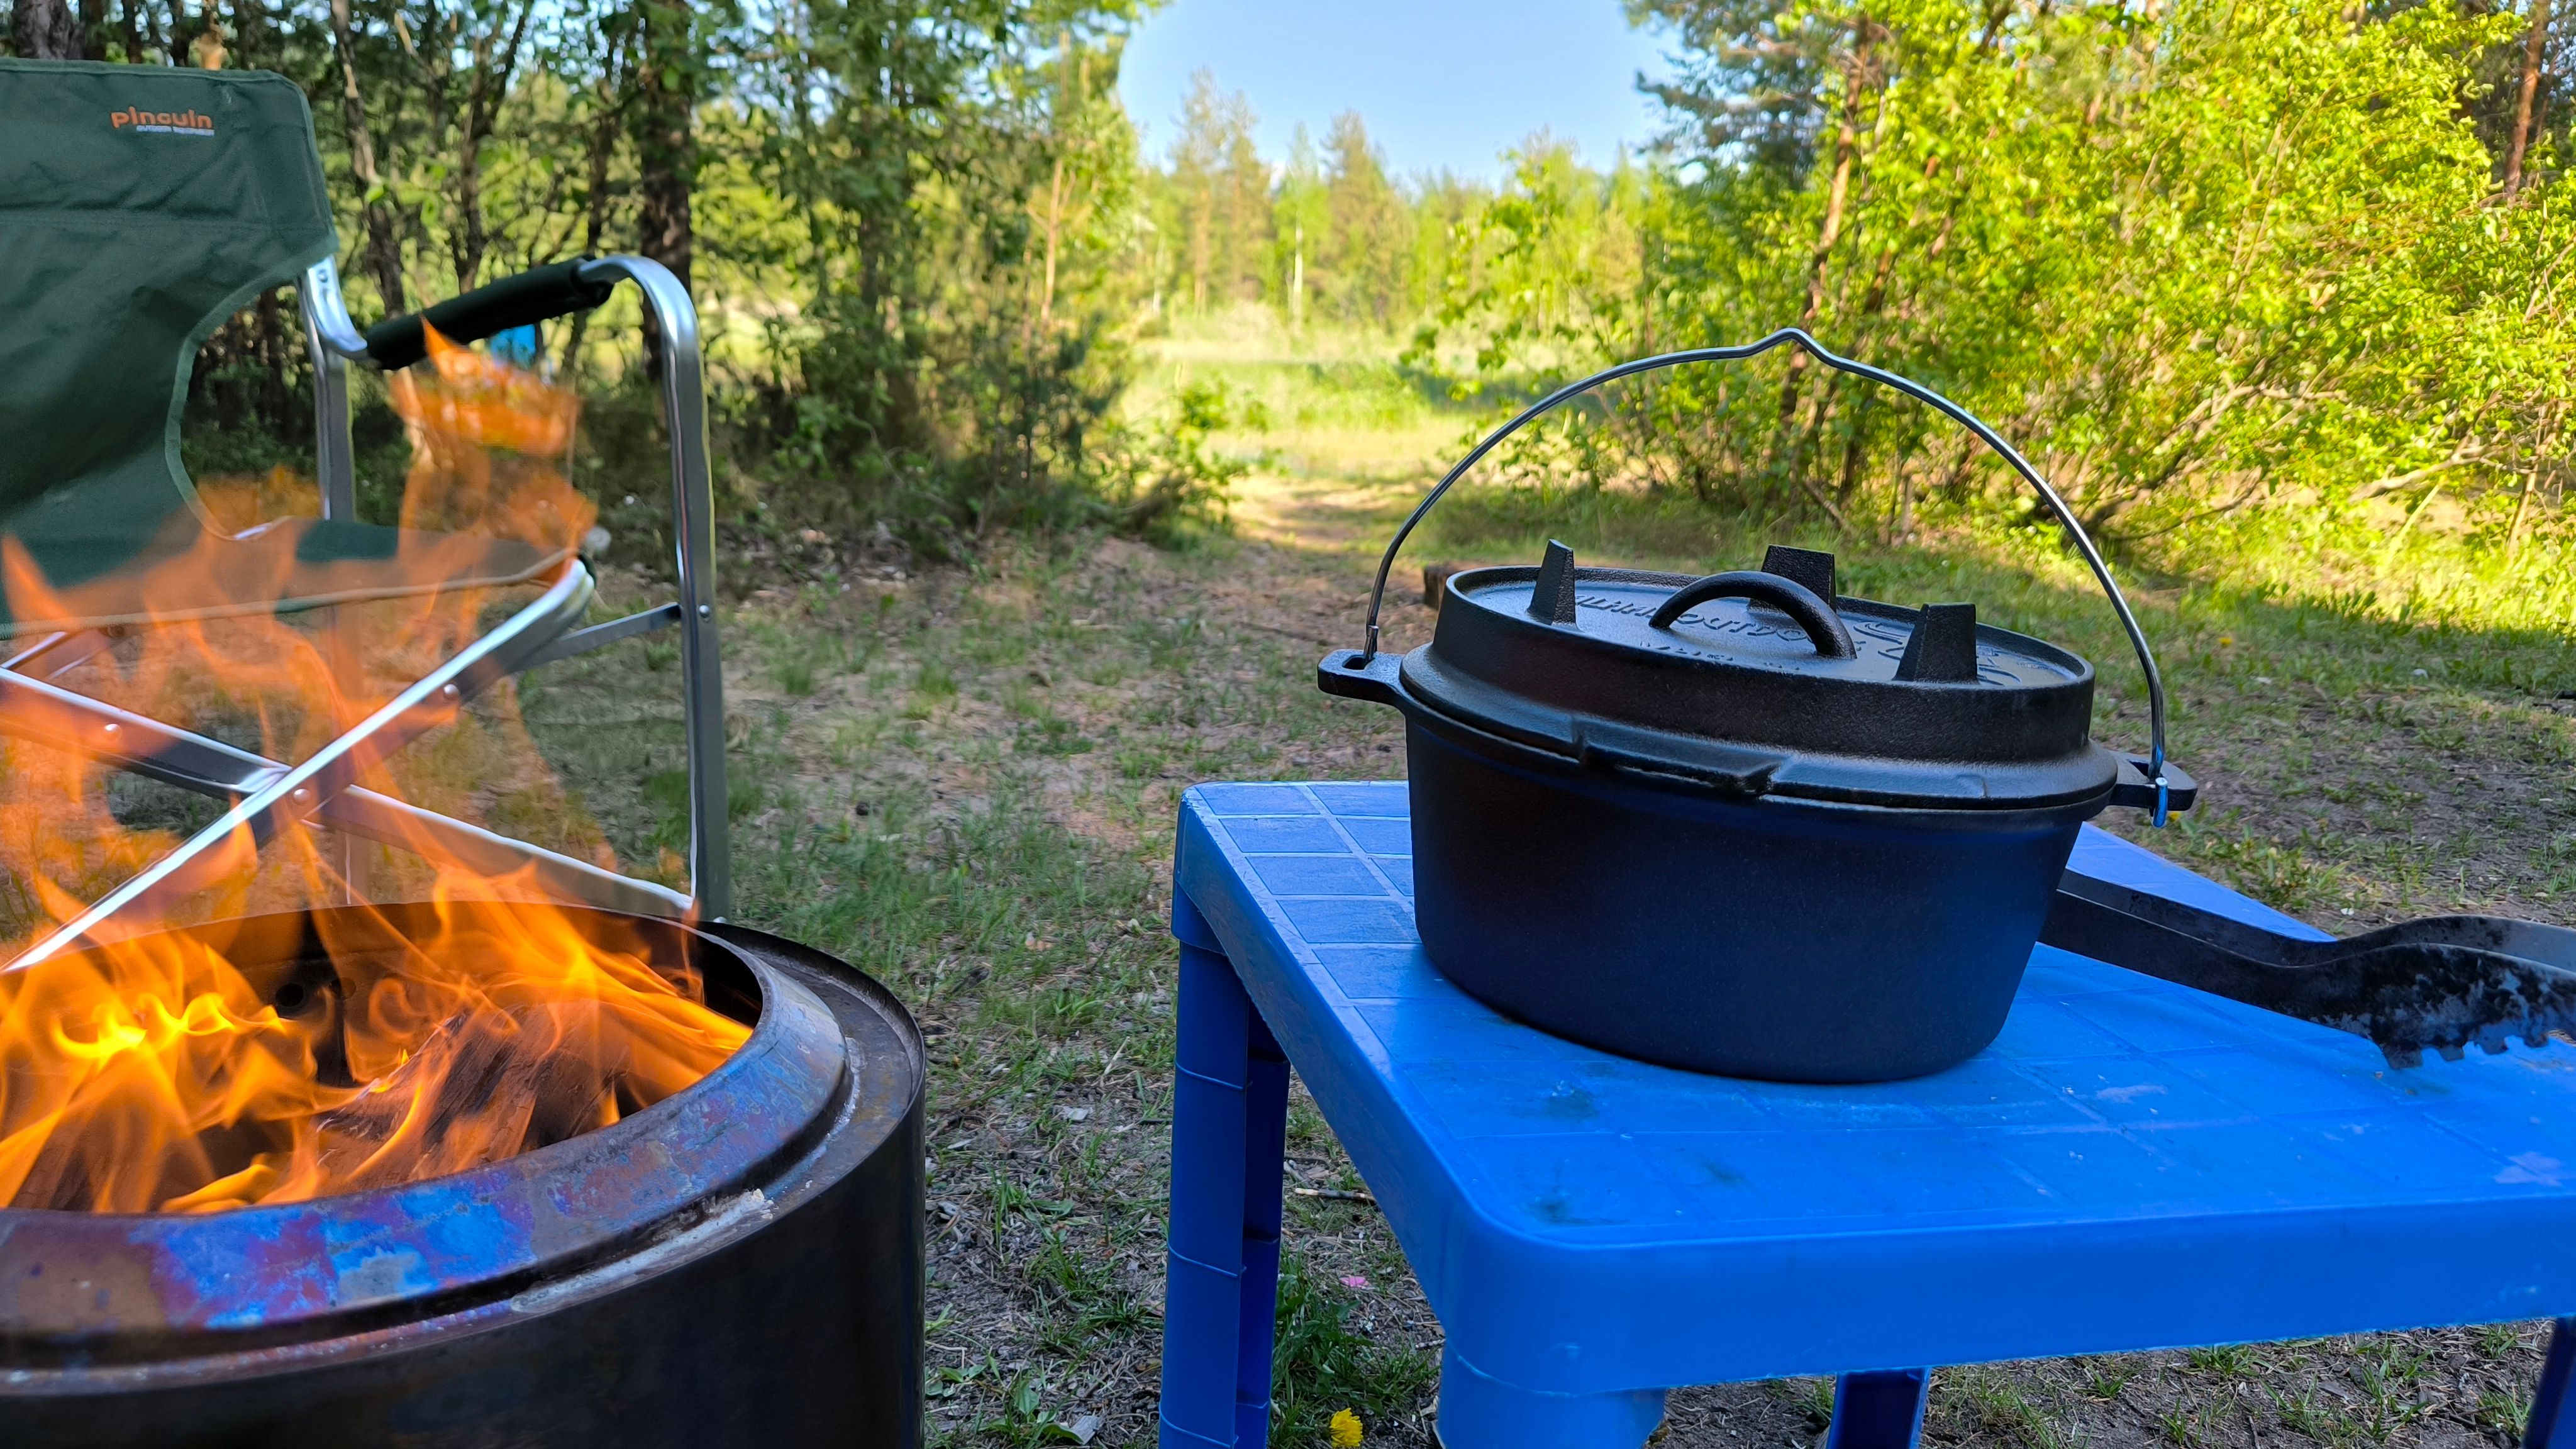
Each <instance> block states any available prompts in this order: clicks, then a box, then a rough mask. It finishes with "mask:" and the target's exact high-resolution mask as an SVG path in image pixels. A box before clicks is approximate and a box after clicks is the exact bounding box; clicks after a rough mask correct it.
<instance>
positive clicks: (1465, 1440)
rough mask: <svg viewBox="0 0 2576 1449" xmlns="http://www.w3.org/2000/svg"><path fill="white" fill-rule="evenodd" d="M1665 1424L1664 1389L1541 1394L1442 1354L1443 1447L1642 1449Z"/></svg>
mask: <svg viewBox="0 0 2576 1449" xmlns="http://www.w3.org/2000/svg"><path fill="white" fill-rule="evenodd" d="M1663 1421H1664V1391H1663V1390H1662V1389H1636V1390H1632V1391H1630V1392H1627V1393H1618V1394H1542V1393H1536V1392H1533V1391H1531V1390H1529V1389H1524V1388H1516V1387H1514V1386H1513V1385H1510V1384H1507V1383H1504V1382H1503V1381H1501V1380H1500V1379H1493V1378H1487V1377H1486V1376H1485V1375H1484V1374H1482V1373H1479V1372H1478V1371H1477V1370H1476V1368H1475V1367H1474V1366H1473V1365H1472V1364H1469V1363H1468V1362H1467V1361H1466V1360H1465V1359H1462V1358H1460V1357H1458V1355H1457V1354H1455V1353H1453V1352H1451V1351H1449V1350H1447V1349H1443V1350H1441V1353H1440V1413H1439V1418H1438V1420H1437V1421H1436V1424H1435V1426H1434V1427H1435V1428H1436V1429H1437V1431H1438V1434H1439V1439H1440V1445H1441V1449H1637V1446H1639V1445H1641V1444H1643V1443H1645V1442H1646V1436H1647V1435H1649V1434H1652V1433H1654V1432H1655V1426H1656V1425H1658V1424H1660V1423H1662V1422H1663Z"/></svg>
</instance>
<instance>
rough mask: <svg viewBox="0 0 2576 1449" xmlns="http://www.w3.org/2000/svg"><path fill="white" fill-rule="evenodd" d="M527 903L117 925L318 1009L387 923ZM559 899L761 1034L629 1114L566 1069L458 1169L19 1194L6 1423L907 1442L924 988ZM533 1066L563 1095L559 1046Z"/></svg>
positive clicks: (96, 1431) (291, 1011) (385, 932)
mask: <svg viewBox="0 0 2576 1449" xmlns="http://www.w3.org/2000/svg"><path fill="white" fill-rule="evenodd" d="M517 909H519V908H517V907H513V906H509V905H499V904H492V905H466V904H462V903H459V902H453V901H450V902H444V903H441V904H439V905H435V906H426V905H424V906H379V907H330V908H321V909H315V910H310V911H304V912H297V913H292V914H284V915H270V916H262V917H257V918H254V919H252V920H250V921H246V922H234V923H227V924H225V925H222V926H220V927H200V928H192V929H190V930H181V931H172V932H165V933H162V935H160V936H158V937H145V938H141V939H139V940H134V941H128V942H123V943H120V944H119V946H118V947H117V948H116V949H118V950H120V951H128V952H131V951H143V952H149V951H151V950H153V949H155V948H156V945H167V946H169V947H170V948H172V949H182V950H183V949H188V948H191V947H193V946H194V945H196V944H197V943H198V942H199V941H200V940H201V939H202V938H203V937H204V936H205V935H206V934H207V933H209V932H220V933H221V935H222V936H223V938H224V942H225V944H224V951H225V954H226V955H227V957H228V958H229V960H230V962H231V963H232V964H233V965H234V966H236V967H237V968H238V969H239V970H240V972H241V975H242V977H243V979H245V980H247V981H249V982H251V983H253V984H254V986H255V987H256V989H258V990H259V991H261V992H262V993H264V994H265V996H266V999H267V1003H268V1005H270V1006H271V1007H273V1008H274V1009H275V1011H276V1012H277V1013H278V1016H279V1017H280V1018H283V1019H303V1018H306V1017H309V1016H311V1015H312V1014H314V1013H325V1014H327V1013H330V1012H334V1011H342V1010H347V1009H349V1008H348V1006H347V1003H346V1002H345V1000H344V997H345V996H346V995H347V993H348V992H349V991H350V990H351V989H352V987H351V975H352V963H353V962H355V961H359V960H362V959H363V958H364V957H365V955H366V952H365V951H364V950H363V949H353V947H352V944H351V943H352V942H353V941H354V942H356V943H357V945H358V946H359V947H363V946H364V944H365V942H366V939H367V937H368V933H370V932H372V933H375V934H377V935H380V936H382V937H384V938H385V944H384V949H386V950H387V951H396V952H398V951H400V950H401V949H403V948H404V943H405V942H409V941H417V940H421V939H427V938H430V937H432V936H433V935H436V934H437V933H439V932H442V931H444V932H447V933H450V934H451V935H452V933H454V932H455V931H456V930H457V929H458V928H459V921H460V918H462V919H463V920H464V924H466V925H468V926H471V925H472V924H474V922H473V920H472V919H471V918H472V916H473V914H474V913H476V912H488V913H491V914H492V915H493V916H494V917H496V918H505V917H506V916H507V915H508V913H510V912H513V911H515V910H517ZM433 915H435V916H436V917H437V919H435V920H433V919H432V916H433ZM561 916H562V918H563V919H564V920H567V921H570V922H572V923H573V924H574V926H575V927H576V928H577V929H579V930H580V931H581V932H582V933H583V934H584V935H585V936H587V937H589V938H591V939H600V938H609V937H613V938H615V939H616V940H618V941H619V942H620V943H621V945H622V946H623V947H624V948H625V949H627V950H629V951H635V952H640V954H641V955H642V956H643V957H644V958H646V959H648V960H649V962H650V964H651V966H652V967H653V969H655V970H657V971H662V972H666V973H672V974H675V975H679V974H684V975H686V976H687V977H688V978H689V979H691V980H692V981H694V982H696V983H699V985H700V987H701V989H702V991H703V996H704V1000H705V1003H706V1005H707V1006H709V1007H712V1008H714V1010H715V1011H717V1012H719V1013H721V1014H722V1015H723V1016H724V1017H726V1018H729V1019H730V1020H732V1021H734V1022H738V1023H742V1024H744V1025H747V1026H748V1027H749V1028H750V1030H749V1034H748V1036H747V1037H746V1038H745V1039H744V1040H743V1041H742V1042H741V1044H740V1045H739V1046H738V1047H736V1048H734V1049H733V1050H732V1052H731V1054H730V1055H729V1056H726V1057H725V1058H724V1059H723V1060H722V1061H721V1063H720V1064H718V1065H716V1066H715V1067H714V1068H713V1069H712V1070H710V1071H707V1072H706V1073H705V1075H703V1076H702V1077H700V1078H698V1079H697V1080H696V1081H695V1082H694V1083H693V1084H690V1085H686V1086H684V1087H681V1088H679V1089H678V1090H676V1091H674V1092H672V1093H671V1094H670V1095H667V1096H664V1097H662V1098H660V1099H659V1100H657V1101H652V1102H651V1103H650V1104H649V1105H641V1106H637V1107H635V1108H634V1110H631V1111H624V1112H619V1113H616V1114H614V1115H615V1120H614V1121H611V1122H608V1123H607V1125H601V1126H590V1127H585V1126H584V1125H583V1121H584V1118H583V1116H582V1113H583V1111H586V1110H588V1109H587V1108H585V1107H583V1106H582V1105H581V1100H582V1099H580V1097H579V1094H578V1093H575V1094H572V1095H573V1097H574V1098H575V1099H576V1100H575V1102H574V1108H573V1109H572V1110H570V1111H569V1113H568V1115H566V1117H565V1121H564V1123H563V1124H562V1125H560V1126H559V1127H558V1128H555V1129H547V1128H545V1126H544V1124H543V1123H540V1124H539V1125H538V1128H537V1129H535V1130H533V1135H531V1136H530V1137H529V1138H528V1139H527V1140H528V1141H529V1142H531V1143H542V1145H535V1146H532V1147H531V1148H530V1149H529V1150H525V1151H522V1152H520V1153H518V1155H515V1156H505V1157H499V1158H498V1160H490V1161H486V1162H483V1163H481V1164H480V1165H475V1166H471V1167H469V1168H467V1169H466V1170H462V1171H456V1172H452V1173H449V1174H448V1175H444V1176H432V1177H426V1178H421V1179H419V1180H413V1181H405V1182H400V1183H397V1184H396V1185H391V1186H385V1187H379V1188H374V1189H372V1190H364V1191H354V1192H342V1193H339V1194H337V1195H329V1196H319V1197H310V1198H305V1199H303V1200H300V1201H259V1202H256V1203H255V1205H252V1206H247V1207H235V1208H232V1209H230V1210H227V1211H213V1212H193V1213H191V1212H145V1213H120V1212H91V1211H69V1210H59V1209H30V1208H24V1207H20V1208H11V1209H0V1443H6V1444H8V1445H11V1446H42V1445H66V1446H71V1445H77V1446H81V1449H113V1446H123V1445H134V1446H153V1449H167V1446H178V1445H237V1444H238V1445H258V1446H262V1449H290V1446H297V1445H305V1444H314V1445H322V1444H328V1445H331V1446H334V1449H349V1446H357V1445H372V1444H402V1445H421V1446H430V1445H465V1444H474V1445H491V1444H549V1445H551V1444H567V1445H569V1444H618V1445H663V1444H669V1445H681V1444H687V1445H691V1446H695V1449H704V1446H708V1445H716V1444H762V1445H797V1444H819V1443H833V1444H847V1443H867V1444H885V1445H904V1444H912V1443H917V1442H918V1440H919V1437H920V1422H921V1402H920V1395H921V1349H920V1325H921V1312H922V1308H921V1295H922V1241H921V1218H920V1199H921V1189H922V1178H921V1171H922V1144H921V1133H922V1114H921V1102H922V1080H923V1061H922V1051H921V1043H920V1038H919V1037H918V1035H917V1034H916V1033H915V1031H914V1028H913V1026H912V1023H911V1020H910V1018H909V1017H908V1016H907V1015H906V1014H905V1012H904V1010H903V1008H902V1007H901V1006H900V1005H898V1004H897V1003H896V1001H895V1000H894V998H893V997H892V996H891V995H889V994H888V993H887V992H886V991H885V990H884V989H883V988H881V987H879V986H878V985H877V984H876V983H875V982H874V981H871V980H870V979H868V978H867V977H865V976H863V975H861V974H860V973H858V972H857V971H855V970H853V969H851V968H850V967H848V966H846V965H844V964H842V963H841V962H838V961H835V960H833V959H831V958H830V957H828V956H825V955H823V954H821V953H819V952H816V951H812V950H809V949H807V948H805V947H802V946H798V945H795V944H793V943H791V942H787V941H783V940H780V939H777V938H775V937H772V936H767V935H763V934H761V933H759V932H757V931H751V930H747V929H744V928H741V927H737V926H730V925H714V926H705V927H691V926H686V925H681V924H677V923H674V922H669V921H659V920H652V919H649V918H644V917H635V916H626V915H621V914H615V913H609V912H602V911H591V910H581V909H564V910H562V911H561ZM504 923H506V922H504ZM326 941H327V942H328V943H329V949H328V950H327V951H325V950H324V949H323V947H324V943H325V942H326ZM7 1065H13V1064H0V1066H7ZM322 1070H323V1071H324V1072H325V1073H326V1074H327V1073H328V1071H329V1070H330V1068H329V1064H328V1063H327V1062H325V1063H324V1064H323V1067H322ZM463 1085H465V1086H466V1087H468V1088H472V1087H473V1086H474V1085H475V1083H474V1082H472V1081H470V1080H469V1081H466V1082H465V1083H464V1084H463ZM500 1090H502V1088H501V1087H500V1085H499V1084H498V1083H495V1084H494V1086H493V1091H495V1092H498V1091H500ZM511 1090H519V1091H522V1092H525V1093H527V1094H528V1095H530V1096H531V1097H532V1099H533V1100H534V1101H535V1102H536V1103H537V1106H536V1107H535V1109H534V1110H535V1111H536V1112H537V1113H538V1114H539V1115H540V1116H541V1117H542V1116H543V1114H544V1113H545V1112H547V1111H548V1110H549V1108H548V1107H547V1105H546V1103H547V1101H548V1091H547V1087H546V1083H545V1081H544V1080H543V1079H540V1080H538V1081H536V1082H534V1083H533V1084H531V1083H526V1082H521V1083H518V1084H516V1085H515V1086H514V1087H513V1088H511ZM451 1095H453V1094H451ZM467 1095H471V1093H470V1091H469V1093H467ZM558 1095H561V1094H558ZM467 1105H470V1104H467ZM442 1110H445V1111H450V1112H453V1111H455V1110H458V1108H456V1107H453V1106H450V1107H446V1108H443V1109H442ZM437 1126H438V1124H437V1123H434V1122H433V1123H430V1124H427V1125H426V1126H425V1127H423V1126H421V1125H420V1124H405V1125H404V1126H403V1128H402V1130H422V1131H430V1132H435V1131H436V1130H437ZM15 1140H17V1139H15V1138H0V1152H5V1151H6V1150H7V1146H8V1144H9V1143H10V1142H13V1141H15ZM210 1150H218V1151H219V1150H222V1149H221V1144H218V1145H217V1147H216V1148H214V1149H210ZM220 1166H222V1164H218V1167H220Z"/></svg>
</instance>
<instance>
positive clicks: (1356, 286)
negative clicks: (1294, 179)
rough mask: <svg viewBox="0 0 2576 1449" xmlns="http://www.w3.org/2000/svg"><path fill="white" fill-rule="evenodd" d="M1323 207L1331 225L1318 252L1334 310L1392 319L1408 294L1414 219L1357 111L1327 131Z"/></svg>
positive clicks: (1350, 317) (1357, 317)
mask: <svg viewBox="0 0 2576 1449" xmlns="http://www.w3.org/2000/svg"><path fill="white" fill-rule="evenodd" d="M1324 156H1325V181H1324V204H1325V208H1326V212H1327V214H1328V216H1329V218H1330V223H1331V229H1330V233H1329V235H1328V236H1327V237H1326V238H1325V239H1324V245H1323V246H1322V248H1321V249H1320V250H1319V252H1318V256H1319V257H1320V259H1321V260H1322V262H1323V266H1324V269H1325V272H1326V276H1327V281H1326V283H1325V285H1326V287H1327V288H1328V289H1329V291H1330V293H1331V296H1332V302H1333V308H1334V310H1335V311H1336V312H1337V313H1339V314H1340V316H1341V317H1342V318H1343V319H1344V320H1346V321H1355V322H1358V321H1364V322H1374V323H1378V324H1382V325H1383V324H1390V323H1393V322H1394V321H1395V320H1396V319H1397V309H1398V308H1400V307H1401V306H1402V305H1403V302H1404V296H1405V264H1406V263H1407V262H1409V261H1410V260H1412V251H1413V238H1412V235H1411V232H1412V216H1411V214H1410V213H1409V211H1408V209H1407V208H1406V206H1405V204H1404V198H1403V197H1401V196H1400V195H1398V194H1397V193H1396V190H1395V187H1394V186H1393V185H1392V184H1390V183H1389V182H1388V181H1387V179H1386V169H1385V165H1384V163H1383V162H1381V161H1380V160H1379V158H1378V155H1377V152H1376V150H1375V148H1373V147H1372V146H1371V145H1370V144H1369V138H1368V127H1367V125H1366V124H1365V123H1363V122H1362V121H1361V120H1360V116H1359V113H1358V112H1357V111H1344V112H1342V113H1341V114H1340V115H1338V116H1335V117H1334V118H1333V124H1332V128H1331V129H1330V130H1328V131H1326V132H1325V134H1324Z"/></svg>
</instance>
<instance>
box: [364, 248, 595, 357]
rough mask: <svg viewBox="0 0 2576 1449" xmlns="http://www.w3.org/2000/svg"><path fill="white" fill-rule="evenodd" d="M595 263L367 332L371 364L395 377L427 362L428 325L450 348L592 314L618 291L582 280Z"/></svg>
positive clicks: (505, 283) (488, 290)
mask: <svg viewBox="0 0 2576 1449" xmlns="http://www.w3.org/2000/svg"><path fill="white" fill-rule="evenodd" d="M590 262H591V259H590V258H589V257H586V256H585V257H575V258H573V259H572V260H571V261H568V262H555V263H552V264H550V265H547V266H542V267H536V268H532V269H530V270H528V271H524V272H521V273H519V274H518V275H517V276H515V277H504V278H502V279H501V280H500V281H497V282H494V283H491V284H490V285H488V286H482V287H477V288H475V289H474V290H473V291H471V292H468V293H466V294H465V295H463V296H461V297H451V298H449V299H448V300H446V301H444V302H440V303H438V304H437V305H435V306H432V307H428V308H424V309H423V310H421V311H419V312H407V313H404V314H403V315H402V316H400V317H388V318H386V319H385V320H384V321H382V322H379V323H377V324H376V325H375V326H373V327H370V328H368V329H367V358H368V360H369V361H371V362H373V363H375V364H376V365H377V366H378V367H381V368H383V369H384V370H386V371H387V372H391V371H393V370H395V369H396V368H403V367H409V366H411V365H412V364H413V363H415V362H418V361H420V360H421V359H422V358H424V357H426V356H428V355H429V344H428V342H427V340H426V339H425V338H424V337H423V336H422V333H421V323H422V322H423V321H424V320H425V321H427V322H428V323H429V325H430V326H432V327H435V328H437V329H438V332H439V335H440V336H442V337H445V338H447V339H448V340H449V341H451V342H480V341H482V340H483V339H484V338H486V337H490V336H492V335H493V334H495V333H498V332H507V331H509V330H510V329H511V328H513V327H525V326H527V325H528V324H530V323H532V322H543V321H545V320H546V319H547V318H549V317H566V316H570V315H571V314H573V313H575V312H587V311H589V310H590V309H591V308H593V307H596V306H598V305H599V304H600V303H602V302H605V301H607V300H608V294H609V293H611V292H614V291H616V290H617V283H616V282H615V280H613V279H602V280H597V281H592V280H585V279H584V278H583V277H582V275H581V269H582V268H583V267H585V266H588V265H590Z"/></svg>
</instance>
